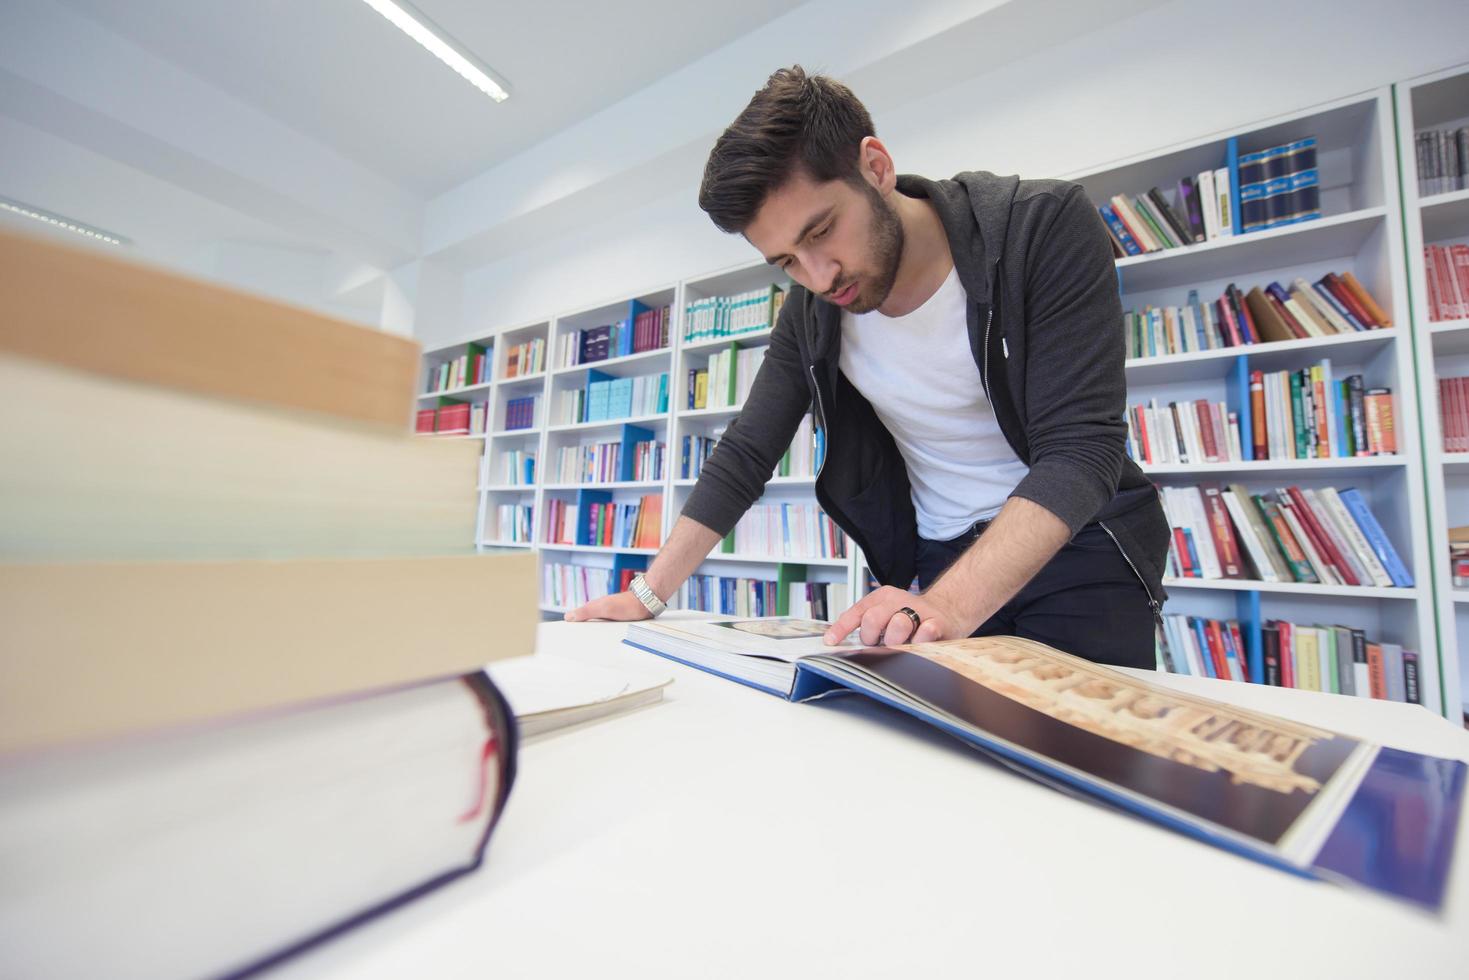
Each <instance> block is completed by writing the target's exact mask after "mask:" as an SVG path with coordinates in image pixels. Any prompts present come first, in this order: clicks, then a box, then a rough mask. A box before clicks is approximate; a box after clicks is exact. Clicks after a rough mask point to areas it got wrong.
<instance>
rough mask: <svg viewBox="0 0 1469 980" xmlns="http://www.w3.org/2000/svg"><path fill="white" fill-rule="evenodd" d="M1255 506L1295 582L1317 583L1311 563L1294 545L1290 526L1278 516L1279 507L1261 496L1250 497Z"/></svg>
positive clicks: (1296, 545) (1298, 546)
mask: <svg viewBox="0 0 1469 980" xmlns="http://www.w3.org/2000/svg"><path fill="white" fill-rule="evenodd" d="M1250 499H1251V500H1253V501H1254V502H1255V506H1256V507H1258V508H1259V509H1260V514H1261V516H1263V517H1264V518H1265V527H1266V528H1268V529H1269V531H1270V537H1271V538H1272V539H1273V540H1274V541H1275V547H1276V548H1277V549H1279V551H1280V556H1281V557H1282V558H1284V559H1285V563H1286V565H1287V566H1288V567H1289V568H1290V573H1291V576H1292V577H1293V578H1295V580H1296V581H1297V582H1318V581H1320V580H1319V579H1318V578H1317V577H1316V572H1315V570H1314V569H1312V568H1311V563H1310V562H1309V561H1307V560H1306V556H1305V554H1304V553H1303V552H1302V551H1301V548H1300V545H1298V544H1297V543H1296V539H1295V536H1294V535H1293V534H1291V532H1290V525H1288V524H1286V523H1285V518H1284V517H1282V516H1281V514H1280V507H1279V505H1277V504H1276V503H1275V501H1273V500H1270V499H1269V498H1267V497H1264V496H1262V495H1261V494H1254V495H1253V496H1251V497H1250Z"/></svg>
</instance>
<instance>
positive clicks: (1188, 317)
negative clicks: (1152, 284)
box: [1122, 272, 1392, 358]
mask: <svg viewBox="0 0 1469 980" xmlns="http://www.w3.org/2000/svg"><path fill="white" fill-rule="evenodd" d="M1122 322H1123V336H1124V338H1125V343H1126V349H1127V356H1128V357H1130V358H1136V357H1160V356H1163V355H1166V354H1189V353H1194V352H1196V351H1205V350H1221V349H1223V348H1228V347H1245V346H1249V345H1251V344H1261V343H1270V342H1275V341H1287V340H1306V339H1309V338H1311V337H1332V336H1336V335H1338V334H1351V333H1358V332H1361V331H1365V330H1377V329H1381V328H1383V327H1390V326H1392V318H1391V317H1390V316H1389V315H1388V314H1387V311H1386V310H1384V309H1383V308H1382V306H1381V305H1380V304H1379V303H1378V302H1377V300H1376V299H1375V298H1374V297H1373V296H1372V294H1371V293H1370V292H1368V291H1367V289H1366V287H1364V286H1363V285H1362V284H1361V282H1359V281H1358V280H1357V277H1356V276H1354V275H1352V274H1351V273H1350V272H1343V273H1340V274H1337V273H1335V272H1330V273H1327V274H1326V275H1325V276H1323V277H1321V278H1320V279H1319V280H1317V281H1316V282H1315V283H1311V282H1307V281H1306V280H1305V279H1302V278H1296V279H1294V280H1292V282H1291V287H1290V289H1286V288H1285V287H1284V286H1282V285H1281V284H1280V283H1278V282H1272V283H1270V284H1269V285H1268V286H1264V287H1260V286H1255V287H1253V288H1251V289H1250V291H1249V292H1248V293H1243V292H1241V291H1240V289H1239V287H1237V286H1236V285H1235V284H1234V283H1230V284H1229V285H1228V286H1227V287H1225V290H1224V294H1223V295H1222V296H1220V297H1219V298H1218V299H1217V300H1212V301H1210V302H1208V303H1202V302H1200V301H1199V294H1198V291H1197V290H1189V293H1188V298H1187V300H1186V301H1185V303H1184V304H1183V305H1182V306H1147V307H1144V308H1143V309H1142V310H1128V311H1126V312H1125V313H1124V314H1123V317H1122Z"/></svg>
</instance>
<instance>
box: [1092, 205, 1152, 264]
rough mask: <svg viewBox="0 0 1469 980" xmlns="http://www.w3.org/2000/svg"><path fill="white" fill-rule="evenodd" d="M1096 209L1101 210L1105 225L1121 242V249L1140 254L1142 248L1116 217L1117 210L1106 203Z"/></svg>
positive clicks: (1129, 253) (1130, 253)
mask: <svg viewBox="0 0 1469 980" xmlns="http://www.w3.org/2000/svg"><path fill="white" fill-rule="evenodd" d="M1098 210H1099V211H1101V212H1102V220H1103V221H1105V222H1107V227H1108V228H1111V229H1112V234H1114V235H1116V236H1117V240H1118V241H1119V242H1121V243H1122V250H1123V251H1124V252H1126V253H1127V254H1128V255H1141V254H1142V251H1143V250H1142V249H1141V248H1140V247H1138V244H1137V241H1136V240H1135V239H1134V238H1133V237H1132V235H1131V234H1130V233H1129V232H1128V230H1127V226H1126V225H1124V224H1123V223H1122V222H1121V220H1119V219H1118V217H1117V212H1116V211H1113V210H1112V208H1111V207H1110V206H1108V205H1103V206H1102V207H1101V208H1099V209H1098Z"/></svg>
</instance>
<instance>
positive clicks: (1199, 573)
mask: <svg viewBox="0 0 1469 980" xmlns="http://www.w3.org/2000/svg"><path fill="white" fill-rule="evenodd" d="M1159 489H1160V492H1161V496H1162V502H1163V510H1164V513H1165V514H1166V515H1167V517H1168V526H1169V527H1170V528H1171V529H1172V532H1173V536H1172V540H1171V541H1170V544H1169V549H1168V572H1169V574H1170V575H1173V576H1175V577H1177V578H1191V579H1248V580H1254V581H1261V582H1306V583H1313V584H1321V585H1349V586H1358V585H1365V586H1378V587H1382V588H1387V587H1398V588H1411V587H1412V586H1413V576H1412V575H1411V574H1410V573H1409V571H1408V569H1407V566H1406V565H1404V564H1403V561H1402V559H1401V558H1400V557H1399V555H1398V553H1397V549H1395V548H1394V547H1393V544H1392V542H1391V541H1390V540H1389V539H1388V537H1387V534H1386V533H1384V532H1383V530H1382V526H1381V525H1380V524H1379V523H1378V521H1377V518H1376V516H1375V515H1374V514H1373V513H1372V510H1371V508H1369V507H1368V506H1367V502H1366V501H1365V500H1364V499H1363V498H1362V495H1361V493H1360V492H1359V491H1358V490H1356V489H1355V488H1348V489H1345V490H1340V491H1338V490H1337V489H1335V488H1334V487H1324V488H1322V489H1319V490H1317V489H1304V490H1303V489H1301V488H1300V487H1296V486H1291V487H1283V488H1281V489H1278V490H1275V491H1271V492H1267V493H1263V494H1252V493H1250V492H1249V491H1248V490H1246V489H1245V488H1244V487H1243V486H1241V485H1239V484H1230V485H1228V486H1223V485H1220V484H1203V485H1201V486H1196V487H1160V488H1159Z"/></svg>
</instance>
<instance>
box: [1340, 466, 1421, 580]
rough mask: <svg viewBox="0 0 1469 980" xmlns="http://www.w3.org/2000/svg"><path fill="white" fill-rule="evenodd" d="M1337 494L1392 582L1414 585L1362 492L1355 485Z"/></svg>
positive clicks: (1411, 577)
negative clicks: (1363, 497)
mask: <svg viewBox="0 0 1469 980" xmlns="http://www.w3.org/2000/svg"><path fill="white" fill-rule="evenodd" d="M1337 496H1339V497H1341V502H1342V503H1343V504H1344V505H1345V506H1346V508H1347V513H1349V514H1351V515H1352V520H1354V521H1356V522H1357V526H1358V527H1359V528H1361V529H1362V534H1363V536H1364V537H1366V538H1367V543H1368V544H1369V545H1371V546H1372V551H1373V552H1374V553H1375V554H1376V555H1377V560H1378V561H1380V562H1382V567H1383V568H1385V569H1386V570H1387V574H1388V577H1389V578H1391V579H1392V584H1393V585H1396V586H1397V587H1398V588H1402V589H1409V588H1412V587H1413V576H1412V575H1410V574H1409V573H1408V568H1407V566H1406V565H1404V564H1403V560H1402V559H1401V558H1399V557H1398V551H1397V549H1396V548H1394V547H1393V546H1392V542H1391V541H1389V540H1388V538H1387V535H1386V534H1384V533H1383V530H1382V525H1381V524H1378V523H1377V518H1376V517H1375V516H1374V515H1373V513H1372V510H1371V508H1369V507H1368V506H1367V501H1365V500H1363V499H1362V494H1361V492H1360V491H1358V490H1357V489H1356V488H1355V487H1348V488H1347V489H1345V490H1341V491H1338V493H1337Z"/></svg>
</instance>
